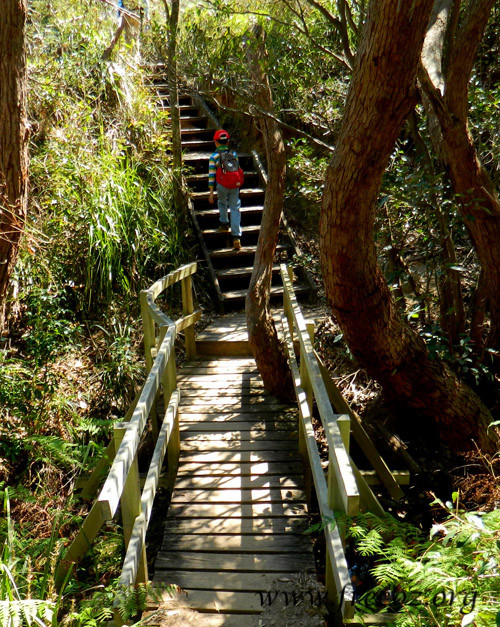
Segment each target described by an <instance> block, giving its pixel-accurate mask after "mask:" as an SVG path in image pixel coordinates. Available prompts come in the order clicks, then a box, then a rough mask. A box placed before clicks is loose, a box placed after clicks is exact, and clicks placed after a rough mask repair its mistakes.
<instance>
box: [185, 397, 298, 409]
mask: <svg viewBox="0 0 500 627" xmlns="http://www.w3.org/2000/svg"><path fill="white" fill-rule="evenodd" d="M199 405H201V406H202V405H208V406H212V405H213V406H215V407H216V408H217V407H218V408H219V410H222V411H223V410H224V409H226V408H227V406H228V405H234V406H238V407H242V408H243V407H244V408H245V411H254V409H255V407H254V406H257V407H258V408H260V409H263V408H266V409H271V408H272V409H273V410H275V411H280V410H281V409H292V408H293V407H294V406H293V405H290V404H289V403H282V402H280V401H279V400H278V399H277V398H273V397H272V396H267V395H266V396H264V395H257V394H255V395H254V394H252V395H245V396H243V395H242V394H238V395H236V396H225V395H224V394H221V395H220V396H217V395H210V394H207V395H205V394H203V396H201V395H199V394H196V395H194V396H187V397H185V398H184V396H183V398H182V400H181V406H182V407H186V406H188V407H198V406H199ZM247 408H248V409H247Z"/></svg>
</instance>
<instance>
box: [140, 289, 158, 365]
mask: <svg viewBox="0 0 500 627" xmlns="http://www.w3.org/2000/svg"><path fill="white" fill-rule="evenodd" d="M140 301H141V316H142V326H143V329H144V356H145V359H146V372H149V371H150V370H151V367H152V366H153V357H152V355H151V350H152V349H153V348H154V347H155V346H156V339H155V323H154V320H153V318H152V317H151V315H150V313H149V307H148V291H147V290H142V292H141V294H140Z"/></svg>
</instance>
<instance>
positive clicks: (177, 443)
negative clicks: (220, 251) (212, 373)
mask: <svg viewBox="0 0 500 627" xmlns="http://www.w3.org/2000/svg"><path fill="white" fill-rule="evenodd" d="M162 383H163V394H164V403H165V409H166V408H167V407H168V404H169V402H170V397H171V395H172V392H173V391H174V390H175V389H176V388H177V369H176V367H175V352H174V350H172V351H171V353H170V356H169V359H168V362H167V366H166V368H165V371H164V372H163V379H162ZM180 450H181V436H180V430H179V419H178V418H177V419H176V420H175V421H174V425H173V427H172V433H171V435H170V438H169V441H168V446H167V464H168V479H167V481H168V485H169V486H170V487H172V486H173V485H174V482H175V477H176V475H177V468H178V466H179V453H180Z"/></svg>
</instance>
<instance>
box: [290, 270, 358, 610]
mask: <svg viewBox="0 0 500 627" xmlns="http://www.w3.org/2000/svg"><path fill="white" fill-rule="evenodd" d="M280 271H281V278H282V281H283V288H284V290H283V301H284V302H283V306H284V316H283V334H284V339H285V348H286V350H287V353H288V361H289V364H290V369H291V372H292V378H293V382H294V387H295V393H296V396H297V401H298V406H299V449H300V452H301V454H302V456H303V457H304V458H305V459H306V460H307V461H308V465H309V469H310V474H311V475H312V480H313V483H314V487H315V491H316V497H317V501H318V506H319V509H320V513H321V516H322V518H323V519H329V520H333V512H334V511H339V510H342V511H344V512H345V513H348V514H351V515H352V514H355V513H357V512H358V511H359V492H358V487H357V485H356V480H355V477H354V470H353V468H352V467H351V463H350V459H349V454H348V451H347V448H348V442H347V447H346V444H345V442H344V439H343V438H346V439H347V440H348V436H349V429H348V421H349V417H348V416H345V415H335V414H334V413H333V410H332V407H331V405H330V403H329V400H328V395H327V393H326V390H325V388H324V385H323V381H322V379H321V375H320V373H319V369H318V365H317V362H316V359H315V358H314V352H313V348H312V344H311V340H310V338H309V335H308V331H307V325H306V322H305V320H304V317H303V316H302V312H301V310H300V307H299V305H298V303H297V298H296V296H295V293H294V290H293V285H292V280H291V278H290V276H289V273H288V267H287V266H286V265H285V264H281V266H280ZM295 332H296V334H297V336H298V341H299V346H300V370H299V366H298V365H297V360H296V357H295V350H294V345H293V339H294V335H295ZM314 399H315V400H316V403H317V407H318V411H319V414H320V418H321V422H322V425H323V428H324V431H325V435H326V437H327V442H328V448H329V463H328V478H327V479H326V478H325V474H324V472H323V467H322V465H321V459H320V457H319V453H318V448H317V445H316V439H315V436H314V429H313V425H312V420H311V418H312V406H313V400H314ZM346 421H347V429H345V423H346ZM324 533H325V540H326V556H327V564H326V573H325V574H326V577H325V586H326V588H327V593H328V597H329V599H330V600H331V601H332V602H333V603H335V604H338V606H339V610H340V612H341V614H342V617H343V618H352V617H353V616H354V590H353V586H352V584H351V579H350V575H349V570H348V566H347V561H346V558H345V553H344V547H343V544H342V538H341V536H340V533H339V530H338V527H337V525H333V526H332V525H326V526H325V528H324Z"/></svg>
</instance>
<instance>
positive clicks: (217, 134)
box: [214, 128, 229, 142]
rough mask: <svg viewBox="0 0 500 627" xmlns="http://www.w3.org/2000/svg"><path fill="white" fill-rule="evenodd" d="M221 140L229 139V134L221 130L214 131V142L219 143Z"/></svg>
mask: <svg viewBox="0 0 500 627" xmlns="http://www.w3.org/2000/svg"><path fill="white" fill-rule="evenodd" d="M221 139H229V133H228V132H227V131H225V130H224V129H223V128H221V129H219V130H218V131H215V135H214V142H215V141H219V140H221Z"/></svg>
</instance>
